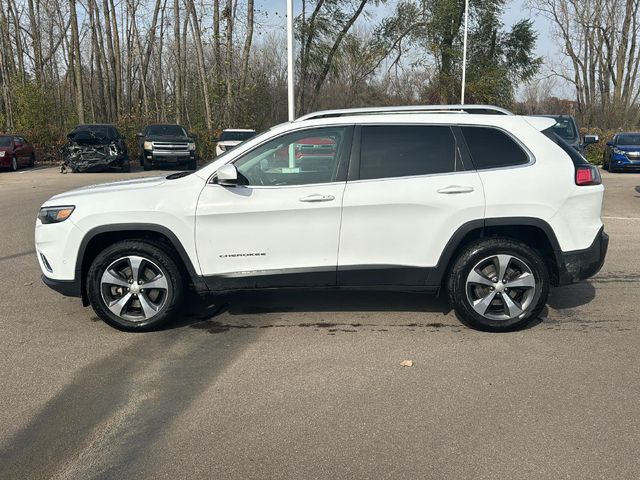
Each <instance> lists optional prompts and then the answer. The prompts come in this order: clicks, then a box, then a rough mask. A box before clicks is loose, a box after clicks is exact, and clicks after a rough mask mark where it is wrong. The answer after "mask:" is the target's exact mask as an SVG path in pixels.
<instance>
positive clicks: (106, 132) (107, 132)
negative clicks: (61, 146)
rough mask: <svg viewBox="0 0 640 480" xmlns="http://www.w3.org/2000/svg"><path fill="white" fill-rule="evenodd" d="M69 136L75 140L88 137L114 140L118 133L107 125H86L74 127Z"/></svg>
mask: <svg viewBox="0 0 640 480" xmlns="http://www.w3.org/2000/svg"><path fill="white" fill-rule="evenodd" d="M69 137H72V138H74V139H76V140H79V139H88V138H94V139H105V140H114V139H116V138H117V137H118V135H117V133H116V129H115V128H113V127H111V126H108V125H87V126H81V127H76V128H74V129H73V131H72V132H71V133H70V134H69Z"/></svg>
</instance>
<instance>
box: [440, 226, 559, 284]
mask: <svg viewBox="0 0 640 480" xmlns="http://www.w3.org/2000/svg"><path fill="white" fill-rule="evenodd" d="M496 236H503V237H508V238H513V239H515V240H518V241H520V242H522V243H525V244H527V245H529V246H531V247H533V248H536V249H537V250H538V251H539V252H540V253H541V254H542V256H543V259H544V261H545V263H546V264H547V267H548V268H549V275H550V278H551V283H552V284H553V285H557V284H558V278H559V268H558V265H559V263H560V255H561V249H560V244H559V243H558V239H557V238H556V235H555V233H554V232H553V229H552V228H551V226H550V225H549V224H548V223H547V222H545V221H544V220H541V219H539V218H533V217H502V218H487V219H484V220H473V221H471V222H468V223H465V224H464V225H462V226H461V227H460V228H458V230H456V232H455V233H454V234H453V236H452V237H451V239H450V240H449V242H448V243H447V245H446V246H445V248H444V250H443V251H442V254H441V255H440V259H439V261H438V264H437V266H436V268H435V269H434V270H433V271H432V273H431V277H430V279H429V284H431V285H438V286H440V287H442V286H443V285H444V282H445V280H446V278H447V274H448V272H449V269H450V267H451V264H452V263H453V261H454V260H455V259H456V258H457V256H458V255H459V254H460V252H461V251H462V250H463V249H464V248H465V247H466V246H467V245H469V244H470V243H471V242H473V241H475V240H478V239H480V238H485V237H496Z"/></svg>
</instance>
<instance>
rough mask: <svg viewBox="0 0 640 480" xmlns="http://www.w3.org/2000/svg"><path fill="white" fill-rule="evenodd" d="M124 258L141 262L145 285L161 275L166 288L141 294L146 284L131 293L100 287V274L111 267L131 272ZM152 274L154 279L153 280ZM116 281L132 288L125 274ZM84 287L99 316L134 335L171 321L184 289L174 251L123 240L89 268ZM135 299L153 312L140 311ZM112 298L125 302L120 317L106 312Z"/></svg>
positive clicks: (111, 269)
mask: <svg viewBox="0 0 640 480" xmlns="http://www.w3.org/2000/svg"><path fill="white" fill-rule="evenodd" d="M127 257H134V258H135V257H138V258H140V257H141V258H142V259H143V260H142V262H141V263H140V270H139V272H140V275H139V276H138V278H142V277H144V278H145V280H146V282H150V281H154V282H155V279H157V278H160V274H161V276H162V278H164V280H165V283H166V289H162V288H161V289H157V290H156V289H151V290H148V291H147V292H144V283H146V282H143V283H142V284H140V285H138V286H137V287H133V286H132V287H131V289H134V288H137V289H138V290H139V291H137V293H134V292H131V291H129V288H126V290H125V287H124V286H116V284H112V286H108V285H105V284H103V282H102V279H103V274H105V271H106V270H107V269H109V268H110V267H111V268H110V272H116V273H117V272H118V271H120V272H127V268H128V269H129V270H128V272H129V273H132V268H131V265H132V263H133V262H132V261H129V260H128V259H127ZM123 267H124V268H123ZM156 274H157V275H156ZM154 275H155V278H153V277H154ZM150 277H151V278H150ZM117 280H118V281H122V282H124V283H125V284H126V283H128V284H129V285H131V282H130V281H129V280H131V278H129V280H126V275H125V274H122V273H120V274H118V275H117ZM125 280H126V281H125ZM86 285H87V296H88V298H89V302H90V303H91V306H92V307H93V310H94V311H95V312H96V314H97V315H98V317H100V318H101V319H102V320H104V321H105V322H106V323H108V324H109V325H111V326H112V327H115V328H117V329H119V330H125V331H136V332H146V331H150V330H157V329H159V328H160V327H162V326H164V325H165V324H166V323H168V322H170V321H171V320H172V319H173V318H174V317H175V315H176V313H177V312H178V310H179V308H180V305H181V303H182V298H183V295H184V289H185V287H184V279H183V276H182V273H181V271H180V268H179V267H178V263H177V261H176V259H175V256H174V254H173V252H171V250H170V249H169V248H167V247H165V246H164V245H163V244H161V243H156V242H152V241H149V240H123V241H121V242H118V243H115V244H113V245H110V246H109V247H107V248H105V249H104V250H103V251H102V252H100V253H99V254H98V256H97V257H96V258H95V259H94V261H93V262H92V264H91V267H89V271H88V273H87V282H86ZM127 295H129V297H128V300H127V299H124V297H125V296H127ZM138 296H140V297H142V296H144V299H145V303H146V305H147V306H148V305H149V304H150V305H151V306H152V307H154V309H153V310H150V309H149V308H147V309H145V308H143V305H142V302H141V301H140V299H139V297H138ZM152 296H153V298H152ZM111 299H113V301H117V300H118V299H124V302H123V308H122V309H121V310H120V314H119V315H117V314H115V313H114V312H113V311H112V310H110V309H109V305H108V303H107V302H108V301H110V300H111ZM154 301H155V303H154ZM155 307H157V309H155ZM114 308H115V307H114ZM147 311H149V312H152V313H151V315H146V314H145V313H146V312H147ZM156 312H157V313H156Z"/></svg>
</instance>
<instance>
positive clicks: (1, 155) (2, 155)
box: [0, 150, 6, 158]
mask: <svg viewBox="0 0 640 480" xmlns="http://www.w3.org/2000/svg"><path fill="white" fill-rule="evenodd" d="M5 153H6V152H5V151H4V150H0V158H2V157H4V155H5Z"/></svg>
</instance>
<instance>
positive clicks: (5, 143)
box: [0, 137, 11, 147]
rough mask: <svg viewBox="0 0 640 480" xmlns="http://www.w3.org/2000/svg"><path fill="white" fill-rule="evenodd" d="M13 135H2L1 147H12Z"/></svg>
mask: <svg viewBox="0 0 640 480" xmlns="http://www.w3.org/2000/svg"><path fill="white" fill-rule="evenodd" d="M10 146H11V137H0V147H10Z"/></svg>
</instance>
